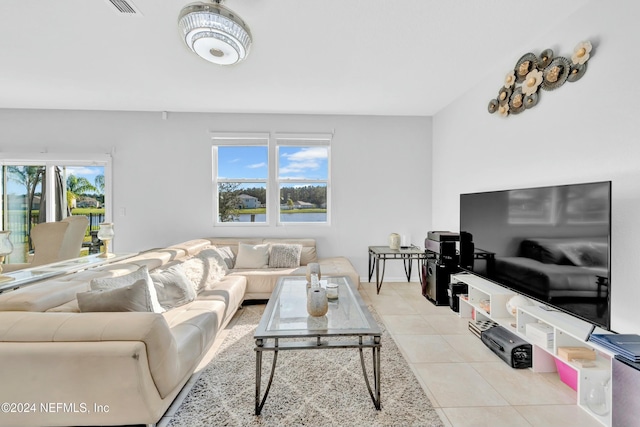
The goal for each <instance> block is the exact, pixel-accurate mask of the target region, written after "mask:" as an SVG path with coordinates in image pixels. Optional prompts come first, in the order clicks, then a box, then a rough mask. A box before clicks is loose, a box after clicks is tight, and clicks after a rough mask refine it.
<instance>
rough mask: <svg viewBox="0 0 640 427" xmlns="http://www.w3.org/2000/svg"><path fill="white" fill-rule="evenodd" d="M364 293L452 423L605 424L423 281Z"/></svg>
mask: <svg viewBox="0 0 640 427" xmlns="http://www.w3.org/2000/svg"><path fill="white" fill-rule="evenodd" d="M360 294H361V295H362V298H363V300H364V301H365V302H366V303H367V304H371V305H373V307H374V308H375V310H376V312H377V313H378V314H379V315H380V317H381V318H382V321H383V322H384V324H385V325H386V327H387V330H388V331H389V332H390V334H391V336H392V337H393V339H394V341H395V342H396V344H397V345H398V347H399V349H400V351H401V352H402V354H403V356H404V357H405V359H406V360H407V362H408V363H409V366H410V367H411V369H412V370H413V372H414V374H415V375H416V378H417V379H418V381H419V382H420V384H421V385H422V388H423V389H424V391H425V393H426V394H427V396H428V397H429V399H430V400H431V402H432V404H433V406H434V408H435V409H436V411H438V414H439V415H440V418H441V419H442V421H443V422H444V424H445V426H449V427H489V426H490V427H573V426H576V427H601V424H600V423H599V422H598V421H596V420H595V419H594V418H592V417H591V416H589V415H588V414H587V413H586V412H585V411H584V410H582V409H581V408H580V407H578V406H577V405H576V392H575V391H573V390H572V389H571V388H569V386H567V385H565V384H564V383H562V382H561V381H560V379H559V378H558V376H557V374H555V373H550V374H540V373H534V372H532V371H531V370H529V369H512V368H510V367H509V366H508V365H507V364H506V363H504V362H503V361H502V360H500V359H499V358H498V357H497V356H496V355H494V354H493V353H492V352H491V351H490V350H489V349H487V348H486V347H485V345H484V344H483V343H482V341H480V340H479V339H478V338H477V337H475V336H474V335H473V334H471V332H469V330H468V321H467V320H465V319H461V318H459V317H458V316H457V314H456V313H454V312H453V311H452V310H451V309H450V308H449V306H441V307H436V306H435V305H433V304H432V303H431V302H429V301H428V300H427V299H425V298H424V297H423V296H422V295H421V292H420V285H419V284H418V283H383V286H382V289H381V291H380V294H376V285H375V283H362V287H361V290H360ZM232 322H233V320H232ZM226 335H227V331H226V330H224V331H221V333H220V336H219V337H218V338H217V339H216V341H215V343H214V345H213V347H212V349H211V350H210V351H209V352H208V354H207V356H206V357H205V360H203V361H202V362H201V363H200V367H199V368H198V370H197V371H196V374H195V375H194V376H193V377H192V378H191V379H190V380H189V382H188V383H187V385H186V386H185V387H184V389H183V390H182V392H181V393H180V395H179V396H178V397H177V398H176V399H175V401H174V402H173V404H172V405H171V407H170V408H169V410H168V411H167V413H166V414H165V415H164V417H163V418H162V419H161V420H160V422H159V423H158V427H166V426H167V424H168V423H169V421H170V419H171V417H172V416H173V414H174V413H175V411H176V409H177V408H178V407H179V406H180V404H181V403H182V400H183V399H184V397H185V396H186V395H187V394H188V392H189V390H190V389H191V387H192V386H193V384H194V383H195V381H196V380H197V378H198V372H199V371H200V369H202V368H203V367H205V366H206V365H207V363H208V362H209V361H210V360H211V359H212V358H213V357H215V352H216V350H217V348H218V347H219V346H220V344H221V343H222V341H223V340H224V338H225V336H226ZM382 351H384V347H383V349H382ZM382 369H383V375H384V374H385V373H384V366H383V367H382ZM383 381H384V377H383ZM383 384H384V383H383ZM383 387H384V385H383ZM383 403H384V389H383Z"/></svg>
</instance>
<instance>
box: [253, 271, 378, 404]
mask: <svg viewBox="0 0 640 427" xmlns="http://www.w3.org/2000/svg"><path fill="white" fill-rule="evenodd" d="M327 281H331V282H332V283H336V282H337V283H338V285H339V286H338V289H339V290H338V292H339V298H338V300H337V302H332V303H330V304H329V311H328V312H327V314H326V315H325V316H324V317H323V318H311V317H310V316H308V315H307V314H306V292H307V286H306V283H307V281H306V278H305V277H298V276H287V277H282V278H280V279H279V280H278V282H277V284H276V288H275V289H274V291H273V293H272V297H271V298H270V299H269V302H268V303H267V307H266V309H265V311H264V314H263V315H262V319H261V320H260V323H259V324H258V327H257V328H256V331H255V333H254V339H255V341H256V346H255V348H254V350H255V353H256V396H255V414H256V415H260V413H261V412H262V408H263V406H264V404H265V402H266V400H267V396H268V395H269V390H270V389H271V384H272V382H273V375H274V372H275V369H276V362H277V360H278V352H280V351H286V350H321V349H331V348H357V349H358V352H359V354H360V365H361V366H362V373H363V375H364V380H365V383H366V385H367V390H368V391H369V395H370V396H371V400H372V401H373V404H374V406H375V408H376V409H377V410H380V409H381V408H382V405H381V401H380V350H381V346H382V342H381V336H382V332H381V330H380V327H379V325H378V324H377V323H376V321H375V320H374V319H373V317H372V316H371V313H370V312H369V310H368V309H367V306H366V304H365V303H364V302H363V301H362V298H361V297H360V294H359V293H358V291H357V289H356V288H355V286H354V285H353V283H352V281H351V279H349V278H348V277H342V276H340V277H328V278H326V277H324V276H323V277H322V281H321V282H324V283H326V282H327ZM302 301H304V307H303V308H302V310H304V316H303V317H304V318H303V317H301V316H300V313H301V309H300V304H301V302H302ZM340 304H342V306H343V308H342V309H340V308H339V305H340ZM344 307H347V310H348V313H346V314H345V309H344ZM274 310H276V312H274ZM296 311H297V313H294V312H296ZM283 312H289V314H286V313H285V314H284V316H287V315H291V316H297V317H296V318H295V319H294V318H293V317H292V318H291V319H290V320H292V321H291V322H290V323H287V321H288V320H287V319H284V317H282V322H281V316H283ZM291 313H294V314H291ZM307 318H308V319H307ZM325 321H326V322H325ZM307 322H311V326H309V325H308V324H307ZM314 322H315V324H316V325H320V327H318V326H313V325H314ZM274 325H276V326H274ZM283 325H284V326H283ZM337 337H347V338H349V337H353V338H354V339H344V338H341V339H339V340H337V339H335V338H337ZM301 338H308V339H306V340H305V339H301ZM288 340H289V341H288ZM283 341H284V342H283ZM367 348H370V349H371V355H372V372H371V376H372V377H373V381H372V382H373V387H372V384H371V381H370V380H369V375H368V373H367V368H366V366H365V360H364V354H363V350H364V349H367ZM265 351H272V352H273V360H272V363H271V372H270V374H269V380H268V383H267V386H266V388H265V391H264V395H263V396H261V385H262V384H261V383H262V353H264V352H265Z"/></svg>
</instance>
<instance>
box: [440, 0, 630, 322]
mask: <svg viewBox="0 0 640 427" xmlns="http://www.w3.org/2000/svg"><path fill="white" fill-rule="evenodd" d="M638 16H640V3H638V2H635V1H631V0H628V1H616V2H602V1H593V2H591V3H589V4H588V5H587V6H585V7H584V8H583V9H581V10H579V11H578V12H577V13H576V14H575V15H573V16H572V17H571V18H570V19H568V20H567V21H565V22H562V23H560V24H559V25H558V26H557V27H556V28H555V29H554V30H553V31H551V32H550V33H549V34H546V35H544V36H543V37H540V38H539V39H538V40H535V42H534V43H532V44H531V45H527V46H522V50H520V51H518V52H514V53H513V56H511V57H509V58H490V57H489V56H488V57H487V59H488V61H490V62H494V65H495V67H493V69H492V70H491V72H490V73H488V74H487V75H486V76H485V77H484V78H483V79H482V81H481V82H480V83H479V84H478V85H477V87H476V88H475V89H474V90H472V91H470V92H469V93H467V94H466V95H465V96H464V97H463V98H461V99H459V100H457V101H456V102H454V103H452V104H451V105H450V106H448V107H447V108H445V109H444V110H443V111H441V112H440V113H438V114H437V115H436V116H434V119H433V120H434V121H433V127H434V135H433V160H434V167H433V173H434V181H433V224H434V227H436V228H442V229H453V230H458V228H459V225H458V221H459V212H458V209H459V195H460V193H466V192H475V191H485V190H498V189H506V188H518V187H526V186H537V185H552V184H564V183H576V182H589V181H598V180H612V181H613V184H612V186H613V207H612V218H613V224H612V256H611V257H612V277H611V286H612V329H613V330H616V331H618V332H627V333H640V323H639V322H638V318H639V317H638V301H640V275H639V274H638V269H637V266H638V265H639V264H640V259H639V255H640V143H639V142H638V138H639V137H640V103H639V102H638V100H639V99H640V85H638V84H637V83H636V80H637V78H636V72H635V71H636V70H638V69H640V55H638V53H637V42H638V40H639V38H638V29H637V17H638ZM585 39H588V40H590V41H591V42H592V43H593V45H594V52H592V54H593V55H592V58H591V59H590V61H589V63H588V70H587V72H586V74H585V75H584V77H583V78H582V79H581V80H580V81H578V82H575V83H566V84H565V85H564V86H562V87H560V88H558V89H556V90H555V91H552V92H542V94H541V97H540V102H539V103H538V105H537V106H536V107H534V108H532V109H531V110H528V111H525V112H523V113H521V114H520V115H517V116H510V117H508V118H501V117H499V116H498V115H497V114H495V115H490V114H489V113H488V112H487V104H488V102H489V100H490V99H491V98H494V97H495V96H496V94H497V91H498V89H499V88H500V86H501V85H502V82H503V79H504V76H505V75H506V73H507V71H508V70H509V69H510V68H511V67H513V65H514V64H515V62H516V61H517V60H518V58H519V57H520V56H521V55H522V54H524V53H526V52H528V51H532V52H534V53H536V54H537V53H540V52H541V51H542V50H543V49H545V48H548V47H550V48H552V49H553V50H554V52H555V53H556V54H557V55H562V56H570V54H571V53H572V52H573V48H574V46H575V45H576V44H577V43H578V42H580V41H582V40H585ZM490 52H491V46H487V53H488V54H489V53H490ZM479 65H482V64H479ZM481 69H482V67H481V66H479V67H477V69H476V71H478V70H481Z"/></svg>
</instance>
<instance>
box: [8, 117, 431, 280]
mask: <svg viewBox="0 0 640 427" xmlns="http://www.w3.org/2000/svg"><path fill="white" fill-rule="evenodd" d="M210 131H262V132H264V131H267V132H268V131H273V132H335V135H334V139H333V143H332V199H333V200H332V202H333V211H332V224H331V225H330V226H317V225H316V226H287V227H250V228H247V227H233V228H229V227H217V228H214V227H213V220H212V215H213V214H212V209H213V208H212V207H213V201H212V185H211V176H212V166H211V140H210V137H209V132H210ZM431 135H432V129H431V118H425V117H421V118H416V117H360V116H307V115H238V114H199V113H169V114H168V120H162V115H161V113H134V112H131V113H128V112H95V111H94V112H91V111H42V110H0V151H2V152H41V151H43V150H48V151H49V152H50V153H53V152H56V153H69V152H97V153H107V152H111V151H112V148H114V149H115V153H114V156H113V175H114V190H113V201H114V206H113V207H114V210H113V214H114V218H113V219H114V222H115V229H116V239H115V240H114V247H115V249H116V250H117V251H120V252H126V251H140V250H143V249H148V248H152V247H161V246H165V245H168V244H172V243H178V242H181V241H184V240H187V239H192V238H198V237H206V236H249V237H251V236H265V237H314V238H316V239H317V243H318V251H319V255H320V256H322V257H328V256H337V255H345V256H347V257H349V259H350V260H351V261H352V263H353V264H354V266H355V267H356V269H357V270H358V272H359V273H360V276H361V277H363V278H365V279H366V278H367V277H366V276H367V260H368V258H367V246H369V245H385V244H387V242H388V240H387V237H388V235H389V233H391V232H397V233H400V234H408V235H410V236H411V239H412V242H413V243H416V244H419V245H420V246H422V244H423V241H424V238H425V236H426V233H427V230H429V229H430V224H431V170H430V166H431ZM122 208H124V209H125V210H126V216H120V215H119V213H120V210H121V209H122ZM388 267H389V268H388V269H387V274H386V279H388V280H390V281H391V280H400V278H401V277H402V275H403V274H404V273H403V270H402V268H401V264H400V263H399V262H398V263H389V266H388ZM414 275H415V273H414ZM415 279H416V278H415V277H414V280H415Z"/></svg>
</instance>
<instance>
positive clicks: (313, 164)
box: [280, 147, 328, 174]
mask: <svg viewBox="0 0 640 427" xmlns="http://www.w3.org/2000/svg"><path fill="white" fill-rule="evenodd" d="M327 157H328V150H327V148H326V147H311V148H302V149H300V150H298V151H295V152H293V153H283V154H282V155H281V161H280V174H289V173H297V172H303V171H305V170H306V171H308V170H317V169H319V168H320V167H321V166H323V163H324V162H326V160H327ZM287 162H288V163H287Z"/></svg>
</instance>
